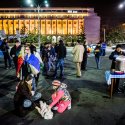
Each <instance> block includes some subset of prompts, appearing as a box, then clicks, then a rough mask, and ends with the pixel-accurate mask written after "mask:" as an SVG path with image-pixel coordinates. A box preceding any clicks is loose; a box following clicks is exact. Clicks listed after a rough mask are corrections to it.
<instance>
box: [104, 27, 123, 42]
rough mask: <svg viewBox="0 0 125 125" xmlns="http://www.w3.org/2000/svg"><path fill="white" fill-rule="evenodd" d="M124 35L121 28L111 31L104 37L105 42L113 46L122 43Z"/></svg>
mask: <svg viewBox="0 0 125 125" xmlns="http://www.w3.org/2000/svg"><path fill="white" fill-rule="evenodd" d="M124 40H125V33H124V31H123V29H122V28H121V27H116V28H113V29H111V30H110V31H109V32H108V33H107V35H106V41H108V42H109V41H110V42H111V43H113V44H116V43H121V42H124Z"/></svg>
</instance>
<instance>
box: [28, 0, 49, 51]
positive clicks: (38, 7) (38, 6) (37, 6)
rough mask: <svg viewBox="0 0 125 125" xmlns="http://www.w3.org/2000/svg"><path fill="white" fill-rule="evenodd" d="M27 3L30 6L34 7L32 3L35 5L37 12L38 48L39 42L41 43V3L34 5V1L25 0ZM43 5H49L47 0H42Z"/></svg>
mask: <svg viewBox="0 0 125 125" xmlns="http://www.w3.org/2000/svg"><path fill="white" fill-rule="evenodd" d="M27 4H29V5H30V7H34V5H35V6H36V8H37V12H38V47H39V49H40V43H41V40H40V35H41V33H40V7H41V4H40V5H39V4H38V5H36V4H34V2H33V1H32V0H27ZM44 5H45V7H49V4H48V1H47V0H45V1H44Z"/></svg>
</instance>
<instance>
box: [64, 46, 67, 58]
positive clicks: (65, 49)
mask: <svg viewBox="0 0 125 125" xmlns="http://www.w3.org/2000/svg"><path fill="white" fill-rule="evenodd" d="M64 49H65V53H64V54H65V57H66V55H67V50H66V47H65V48H64Z"/></svg>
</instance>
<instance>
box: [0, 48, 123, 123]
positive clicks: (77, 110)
mask: <svg viewBox="0 0 125 125" xmlns="http://www.w3.org/2000/svg"><path fill="white" fill-rule="evenodd" d="M71 50H72V48H68V55H67V57H66V60H65V66H64V67H65V71H64V74H65V79H63V80H61V81H62V82H64V83H66V84H67V85H68V90H69V91H70V94H71V97H72V108H71V110H67V111H65V112H64V113H63V114H58V113H55V114H54V117H53V119H52V120H44V119H43V118H42V117H41V116H40V115H39V114H38V112H37V111H36V110H33V111H31V112H29V113H28V114H27V115H26V116H25V117H24V118H20V117H18V116H16V115H15V114H14V112H13V110H14V106H13V96H14V93H15V87H16V84H17V83H16V79H15V70H14V69H11V70H5V69H4V68H3V67H4V63H3V58H0V124H1V125H125V110H124V109H125V95H124V94H114V95H113V98H112V99H111V98H110V97H109V92H108V91H107V88H108V86H107V85H106V81H105V71H106V70H110V66H111V61H110V60H109V58H108V56H109V54H110V53H111V51H109V50H107V51H108V52H107V55H106V56H105V57H102V58H101V69H100V70H98V69H96V63H95V58H94V56H89V57H88V64H87V71H82V77H81V78H76V75H75V72H76V71H75V64H74V63H73V62H72V54H71ZM52 81H53V79H52V78H51V77H50V78H46V77H44V76H42V74H40V80H39V84H38V91H39V92H41V93H42V95H43V96H44V98H46V99H47V98H49V97H50V90H51V82H52ZM122 82H123V80H121V83H122Z"/></svg>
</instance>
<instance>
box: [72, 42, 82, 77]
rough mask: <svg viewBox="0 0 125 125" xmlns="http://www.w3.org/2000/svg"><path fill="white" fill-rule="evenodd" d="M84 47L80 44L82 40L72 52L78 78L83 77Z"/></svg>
mask: <svg viewBox="0 0 125 125" xmlns="http://www.w3.org/2000/svg"><path fill="white" fill-rule="evenodd" d="M83 53H84V47H83V45H81V44H80V40H77V44H76V45H75V47H74V48H73V50H72V54H73V62H75V63H76V70H77V71H76V76H77V77H81V63H82V61H83Z"/></svg>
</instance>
